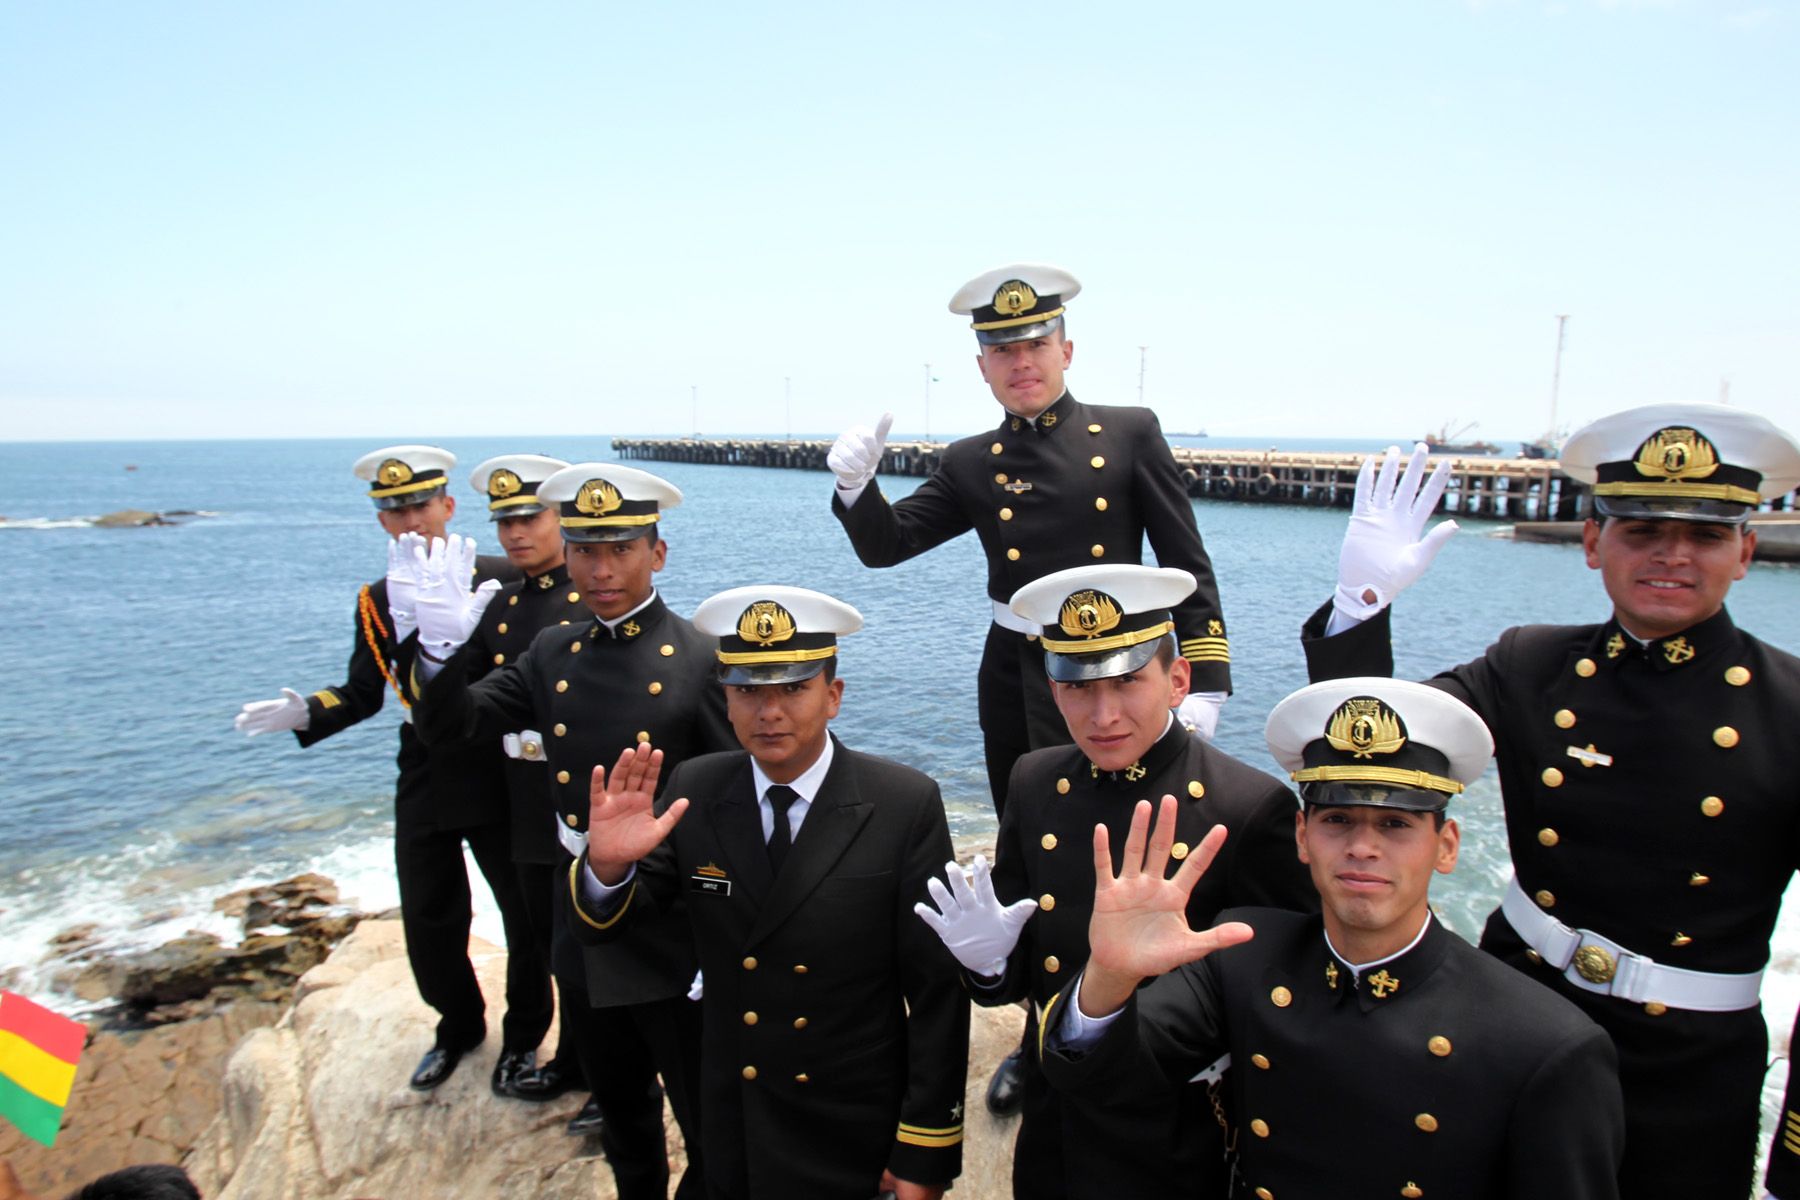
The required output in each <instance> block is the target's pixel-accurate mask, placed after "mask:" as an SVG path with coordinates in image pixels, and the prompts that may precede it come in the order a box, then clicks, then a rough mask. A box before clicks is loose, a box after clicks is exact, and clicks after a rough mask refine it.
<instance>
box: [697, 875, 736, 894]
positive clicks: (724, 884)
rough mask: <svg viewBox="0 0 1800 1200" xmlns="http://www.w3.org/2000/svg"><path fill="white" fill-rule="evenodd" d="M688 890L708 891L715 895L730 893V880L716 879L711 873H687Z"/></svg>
mask: <svg viewBox="0 0 1800 1200" xmlns="http://www.w3.org/2000/svg"><path fill="white" fill-rule="evenodd" d="M688 891H690V892H710V893H711V894H713V895H715V896H729V895H731V880H729V879H717V878H714V877H713V876H711V875H689V876H688Z"/></svg>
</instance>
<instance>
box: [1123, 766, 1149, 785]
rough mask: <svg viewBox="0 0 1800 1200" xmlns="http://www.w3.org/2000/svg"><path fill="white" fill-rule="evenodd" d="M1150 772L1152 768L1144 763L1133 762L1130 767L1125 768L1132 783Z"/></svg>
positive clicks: (1126, 776) (1127, 777) (1126, 774)
mask: <svg viewBox="0 0 1800 1200" xmlns="http://www.w3.org/2000/svg"><path fill="white" fill-rule="evenodd" d="M1149 773H1150V768H1148V767H1146V766H1145V765H1144V764H1143V763H1132V764H1131V765H1130V766H1129V767H1126V768H1125V778H1126V779H1128V780H1130V781H1131V782H1132V783H1136V782H1137V781H1138V780H1140V779H1142V778H1143V777H1144V776H1146V775H1148V774H1149Z"/></svg>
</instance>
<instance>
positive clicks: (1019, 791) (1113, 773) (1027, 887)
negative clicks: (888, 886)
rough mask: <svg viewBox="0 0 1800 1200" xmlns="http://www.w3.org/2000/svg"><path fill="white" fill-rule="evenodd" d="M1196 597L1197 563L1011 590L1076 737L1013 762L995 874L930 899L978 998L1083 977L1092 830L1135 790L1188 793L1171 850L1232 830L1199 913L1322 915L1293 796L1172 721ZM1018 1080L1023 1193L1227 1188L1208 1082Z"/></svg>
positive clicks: (1018, 1177)
mask: <svg viewBox="0 0 1800 1200" xmlns="http://www.w3.org/2000/svg"><path fill="white" fill-rule="evenodd" d="M1193 590H1194V577H1193V576H1192V575H1189V574H1188V573H1187V572H1186V571H1181V570H1176V569H1173V568H1168V567H1163V568H1157V567H1144V566H1130V565H1124V564H1121V565H1118V566H1104V567H1075V568H1072V569H1070V570H1066V571H1057V572H1055V573H1053V574H1050V575H1046V576H1045V577H1044V578H1042V579H1039V580H1037V581H1036V582H1034V583H1029V584H1026V585H1025V586H1024V587H1023V588H1020V589H1019V592H1018V594H1017V595H1015V596H1014V597H1013V598H1012V604H1011V608H1012V611H1013V612H1014V613H1016V614H1018V615H1019V616H1020V617H1021V618H1023V619H1025V620H1027V621H1029V622H1030V623H1031V625H1032V627H1033V628H1034V629H1036V630H1038V632H1039V641H1040V644H1041V645H1042V646H1043V647H1044V654H1043V662H1044V669H1045V671H1046V673H1047V674H1048V676H1049V679H1050V687H1051V690H1052V692H1053V694H1054V696H1055V699H1056V705H1057V708H1058V710H1059V711H1060V713H1061V715H1062V717H1063V719H1064V721H1065V723H1066V726H1067V729H1068V733H1069V736H1071V737H1073V738H1074V739H1075V744H1074V745H1072V746H1056V747H1050V748H1046V749H1043V750H1034V751H1032V752H1031V753H1029V754H1027V755H1025V756H1024V757H1023V758H1021V759H1019V761H1018V763H1017V764H1016V765H1015V766H1014V768H1013V772H1012V781H1011V783H1010V785H1009V786H1008V788H1007V803H1006V810H1005V815H1004V816H1003V817H1002V818H1001V821H1000V837H999V841H998V844H997V853H996V860H995V864H994V867H993V872H992V876H991V879H989V878H986V875H987V864H986V862H985V861H984V860H983V859H981V858H979V857H978V858H977V859H976V862H975V864H974V870H973V879H965V877H964V874H963V872H962V870H961V869H960V868H959V867H957V866H956V865H955V864H954V863H951V864H948V865H947V866H946V868H945V870H946V873H947V878H948V881H949V884H950V887H949V888H948V889H946V888H945V887H944V886H943V884H941V883H939V882H938V881H937V880H936V879H933V880H932V882H931V890H932V893H933V897H934V899H936V900H937V902H938V904H939V908H940V909H941V910H942V912H941V913H940V912H939V911H937V910H933V909H931V908H930V907H928V906H926V905H924V904H921V905H920V906H919V909H918V911H919V915H920V916H921V917H923V918H924V919H925V921H926V923H927V924H929V925H931V926H932V927H933V928H934V929H936V930H937V931H938V932H939V936H941V937H943V938H944V940H945V942H946V944H947V945H949V946H950V948H951V951H952V953H954V954H955V955H956V956H957V958H958V961H959V962H961V963H962V965H963V967H964V968H965V970H966V971H968V972H969V975H968V982H969V986H970V991H971V993H972V994H973V996H974V998H975V1001H976V1003H978V1004H984V1005H996V1004H1007V1003H1013V1002H1015V1001H1018V1000H1020V999H1026V1000H1029V1001H1030V1002H1031V1003H1032V1004H1033V1005H1034V1006H1035V1007H1036V1008H1037V1009H1038V1010H1040V1011H1041V1010H1042V1008H1043V1007H1044V1006H1045V1005H1047V1004H1049V1003H1050V1001H1051V1000H1052V998H1053V997H1055V995H1056V994H1057V993H1058V992H1060V991H1062V989H1063V988H1064V987H1065V986H1066V985H1067V983H1068V980H1069V979H1070V978H1071V977H1072V976H1073V975H1074V974H1075V973H1076V972H1078V971H1080V970H1081V966H1082V963H1083V962H1084V961H1086V959H1087V953H1088V947H1087V936H1088V919H1089V916H1090V915H1091V908H1090V901H1091V900H1092V898H1093V894H1094V861H1093V858H1092V856H1090V855H1089V854H1088V853H1087V843H1088V842H1089V840H1090V835H1091V831H1092V830H1093V828H1094V826H1095V825H1096V824H1100V825H1103V826H1105V827H1106V828H1107V829H1109V830H1110V831H1111V833H1112V835H1113V837H1114V839H1115V840H1118V841H1121V842H1122V840H1123V838H1124V835H1125V830H1126V826H1127V825H1128V823H1129V822H1130V820H1131V816H1132V813H1133V811H1134V809H1135V802H1136V801H1137V800H1139V799H1143V798H1147V797H1155V796H1161V795H1165V794H1168V795H1174V796H1175V797H1177V808H1176V829H1175V836H1176V839H1177V840H1176V843H1175V846H1174V848H1173V849H1172V851H1171V853H1172V855H1173V856H1174V857H1175V858H1176V859H1182V858H1185V857H1186V856H1187V854H1188V853H1189V851H1190V850H1191V848H1192V847H1194V846H1197V845H1199V843H1200V840H1201V838H1202V837H1204V836H1205V834H1206V832H1207V830H1209V829H1211V828H1212V827H1213V826H1214V825H1224V826H1225V827H1226V828H1227V829H1229V830H1230V832H1231V837H1230V839H1229V840H1228V841H1227V842H1226V845H1225V851H1224V854H1223V856H1222V857H1221V859H1220V860H1219V862H1218V863H1216V864H1215V866H1214V867H1213V869H1212V870H1211V871H1210V872H1208V873H1207V875H1206V877H1205V878H1204V879H1203V880H1202V881H1201V882H1200V885H1199V886H1198V887H1196V888H1195V889H1194V891H1193V893H1192V894H1191V895H1190V896H1189V897H1188V902H1187V917H1188V920H1189V921H1190V922H1191V923H1193V924H1195V925H1197V926H1205V925H1207V924H1210V923H1211V922H1212V921H1213V919H1214V918H1215V917H1216V916H1217V915H1218V913H1219V911H1220V910H1221V909H1224V908H1229V907H1235V906H1239V905H1246V904H1256V905H1267V906H1272V907H1278V908H1289V909H1298V910H1303V911H1310V910H1313V909H1316V908H1317V907H1318V898H1317V895H1316V894H1315V893H1314V891H1313V888H1312V885H1311V883H1310V882H1309V881H1308V879H1307V875H1306V870H1305V868H1304V867H1303V866H1302V865H1301V864H1300V862H1299V860H1298V859H1297V858H1296V857H1295V856H1294V814H1295V813H1297V812H1298V811H1299V810H1300V805H1299V801H1298V800H1297V799H1296V798H1295V796H1294V793H1293V792H1292V791H1290V790H1289V789H1288V788H1287V787H1285V786H1284V785H1283V784H1281V783H1280V782H1279V781H1278V780H1276V779H1274V778H1272V777H1270V776H1269V775H1267V774H1264V773H1263V772H1261V771H1258V770H1256V769H1255V768H1253V767H1250V766H1247V765H1245V764H1244V763H1241V762H1239V761H1238V760H1236V759H1234V758H1232V757H1231V756H1229V755H1227V754H1225V753H1224V752H1223V751H1221V750H1219V749H1218V748H1217V747H1215V746H1213V745H1211V744H1209V743H1207V742H1204V741H1201V740H1200V739H1199V738H1195V737H1192V736H1190V735H1189V734H1188V732H1187V731H1186V730H1185V729H1183V728H1182V727H1181V726H1180V725H1179V724H1178V723H1177V722H1176V721H1175V719H1174V712H1175V710H1176V709H1177V708H1178V707H1179V705H1180V703H1181V699H1182V697H1183V695H1184V694H1185V692H1186V691H1187V686H1188V679H1189V670H1190V669H1189V665H1188V662H1187V660H1186V659H1184V658H1182V657H1180V656H1179V655H1178V654H1177V653H1176V646H1175V636H1174V632H1173V630H1174V627H1175V626H1174V612H1175V610H1176V609H1177V608H1178V606H1179V605H1180V604H1181V603H1182V602H1183V601H1184V600H1186V599H1187V598H1188V596H1189V595H1190V594H1191V593H1192V592H1193ZM1034 910H1035V912H1034ZM1024 1080H1025V1083H1024V1106H1023V1110H1022V1117H1021V1120H1020V1123H1019V1136H1018V1142H1017V1145H1016V1147H1015V1150H1014V1153H1013V1195H1015V1196H1017V1197H1019V1198H1020V1200H1038V1198H1043V1200H1049V1198H1052V1197H1100V1196H1109V1195H1115V1194H1124V1195H1131V1196H1197V1197H1209V1198H1210V1197H1223V1196H1225V1194H1226V1187H1227V1177H1226V1167H1225V1137H1224V1134H1223V1131H1222V1129H1221V1127H1220V1120H1219V1119H1218V1115H1217V1109H1218V1106H1217V1105H1216V1103H1215V1098H1216V1091H1215V1089H1216V1084H1214V1083H1213V1082H1212V1080H1211V1079H1208V1080H1202V1081H1192V1082H1188V1081H1184V1082H1179V1083H1171V1084H1164V1083H1163V1082H1162V1081H1161V1079H1160V1077H1157V1078H1156V1079H1155V1080H1154V1081H1153V1082H1147V1083H1146V1084H1145V1085H1144V1086H1143V1087H1142V1088H1141V1089H1139V1090H1137V1091H1135V1092H1132V1093H1130V1094H1128V1095H1109V1096H1107V1097H1106V1098H1105V1100H1104V1102H1103V1103H1096V1102H1093V1101H1090V1100H1088V1099H1086V1098H1084V1097H1081V1096H1077V1095H1069V1094H1065V1093H1062V1092H1058V1091H1057V1090H1056V1089H1054V1088H1052V1087H1050V1086H1049V1084H1048V1083H1047V1082H1046V1081H1045V1080H1044V1077H1043V1073H1042V1069H1041V1068H1040V1066H1039V1064H1038V1061H1037V1056H1036V1055H1035V1054H1028V1055H1027V1057H1026V1059H1025V1062H1024Z"/></svg>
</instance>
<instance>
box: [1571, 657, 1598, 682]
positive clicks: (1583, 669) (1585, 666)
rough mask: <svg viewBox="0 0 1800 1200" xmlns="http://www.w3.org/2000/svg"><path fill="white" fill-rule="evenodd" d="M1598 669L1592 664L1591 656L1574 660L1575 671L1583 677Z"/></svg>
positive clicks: (1585, 677)
mask: <svg viewBox="0 0 1800 1200" xmlns="http://www.w3.org/2000/svg"><path fill="white" fill-rule="evenodd" d="M1599 669H1600V668H1599V667H1596V666H1595V665H1594V660H1593V659H1591V658H1579V659H1576V660H1575V673H1576V674H1577V675H1579V676H1581V677H1582V678H1583V679H1587V678H1589V677H1590V676H1592V675H1593V673H1594V672H1595V671H1598V670H1599Z"/></svg>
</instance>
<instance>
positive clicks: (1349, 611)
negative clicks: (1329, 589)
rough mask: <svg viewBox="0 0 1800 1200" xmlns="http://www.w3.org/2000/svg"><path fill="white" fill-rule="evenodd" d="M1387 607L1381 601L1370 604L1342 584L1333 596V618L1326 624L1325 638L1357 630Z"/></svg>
mask: <svg viewBox="0 0 1800 1200" xmlns="http://www.w3.org/2000/svg"><path fill="white" fill-rule="evenodd" d="M1386 607H1387V605H1385V604H1382V603H1381V602H1379V601H1377V602H1376V603H1374V604H1370V603H1369V602H1368V601H1367V600H1364V599H1363V598H1362V597H1361V596H1359V595H1356V594H1354V593H1352V592H1350V591H1348V590H1346V589H1345V587H1344V585H1343V584H1341V583H1340V584H1339V585H1338V588H1337V591H1335V592H1333V593H1332V595H1331V617H1330V618H1329V619H1328V620H1327V621H1326V622H1325V636H1326V637H1330V636H1332V635H1333V634H1336V633H1343V632H1344V631H1345V630H1347V629H1355V628H1356V627H1357V626H1358V625H1361V624H1362V623H1363V622H1364V621H1367V620H1368V619H1369V618H1370V617H1373V616H1375V615H1376V614H1377V613H1379V612H1380V611H1381V610H1382V609H1384V608H1386Z"/></svg>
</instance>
